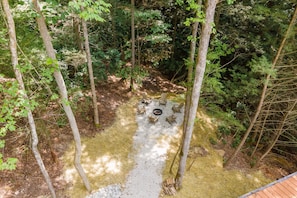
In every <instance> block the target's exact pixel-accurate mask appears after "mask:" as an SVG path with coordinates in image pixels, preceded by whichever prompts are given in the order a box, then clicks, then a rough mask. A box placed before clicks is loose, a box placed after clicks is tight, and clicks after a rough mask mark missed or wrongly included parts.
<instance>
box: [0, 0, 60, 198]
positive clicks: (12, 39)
mask: <svg viewBox="0 0 297 198" xmlns="http://www.w3.org/2000/svg"><path fill="white" fill-rule="evenodd" d="M2 5H3V10H4V12H5V15H6V18H7V25H8V34H9V48H10V52H11V62H12V66H13V69H14V73H15V76H16V79H17V81H18V83H19V86H20V90H22V91H23V92H22V97H23V98H24V100H28V101H29V98H28V95H27V93H26V89H25V85H24V82H23V77H22V73H21V72H20V70H19V69H18V68H17V66H18V64H19V63H18V54H17V39H16V32H15V24H14V20H13V17H12V14H11V12H10V8H9V3H8V0H2ZM26 109H27V111H28V121H29V125H30V130H31V137H32V151H33V154H34V157H35V159H36V161H37V164H38V166H39V168H40V170H41V173H42V174H43V177H44V179H45V181H46V183H47V186H48V188H49V190H50V192H51V195H52V197H54V198H55V197H56V193H55V189H54V187H53V184H52V182H51V179H50V176H49V174H48V172H47V170H46V168H45V166H44V163H43V161H42V158H41V156H40V153H39V150H38V147H37V145H38V136H37V132H36V126H35V122H34V117H33V114H32V111H31V109H30V107H26Z"/></svg>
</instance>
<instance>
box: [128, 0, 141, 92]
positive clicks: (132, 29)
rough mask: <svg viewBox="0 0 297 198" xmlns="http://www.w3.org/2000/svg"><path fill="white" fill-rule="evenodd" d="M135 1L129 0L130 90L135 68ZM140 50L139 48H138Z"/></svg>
mask: <svg viewBox="0 0 297 198" xmlns="http://www.w3.org/2000/svg"><path fill="white" fill-rule="evenodd" d="M134 9H135V2H134V0H131V53H132V56H131V74H130V75H131V78H130V90H131V91H132V90H133V86H134V80H133V70H134V68H135V23H134V12H135V10H134ZM139 50H140V49H139Z"/></svg>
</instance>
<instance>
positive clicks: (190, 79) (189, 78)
mask: <svg viewBox="0 0 297 198" xmlns="http://www.w3.org/2000/svg"><path fill="white" fill-rule="evenodd" d="M197 4H198V5H201V4H202V0H197ZM198 12H200V7H199V9H198V10H197V11H196V17H198ZM198 26H199V22H198V21H196V22H194V24H193V29H192V40H191V45H190V57H189V65H188V76H187V93H186V104H185V114H184V124H183V132H184V133H185V129H186V128H187V124H188V117H189V110H190V105H191V94H192V87H193V66H194V64H195V52H196V43H197V32H198Z"/></svg>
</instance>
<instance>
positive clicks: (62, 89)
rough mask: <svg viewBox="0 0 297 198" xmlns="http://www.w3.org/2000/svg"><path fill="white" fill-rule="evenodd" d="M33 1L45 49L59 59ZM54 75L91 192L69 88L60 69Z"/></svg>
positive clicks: (76, 163) (82, 174)
mask: <svg viewBox="0 0 297 198" xmlns="http://www.w3.org/2000/svg"><path fill="white" fill-rule="evenodd" d="M32 3H33V5H34V8H35V10H36V11H37V13H38V17H36V21H37V24H38V28H39V31H40V35H41V37H42V40H43V43H44V45H45V49H46V52H47V55H48V56H49V57H50V58H51V59H53V60H57V59H56V54H55V50H54V47H53V45H52V41H51V40H52V39H51V37H50V35H49V32H48V29H47V26H46V23H45V19H44V17H43V15H42V13H41V11H40V7H39V5H38V1H37V0H32ZM54 77H55V80H56V82H57V85H58V88H59V93H60V96H61V101H62V106H63V108H64V111H65V113H66V115H67V118H68V120H69V124H70V127H71V130H72V133H73V137H74V141H75V157H74V166H75V168H76V170H77V172H78V173H79V175H80V177H81V178H82V180H83V183H84V185H85V187H86V189H87V190H88V191H89V192H90V191H91V187H90V183H89V180H88V178H87V176H86V174H85V172H84V169H83V168H82V166H81V163H80V158H81V140H80V134H79V130H78V127H77V123H76V120H75V117H74V114H73V112H72V109H71V107H70V105H69V100H68V93H67V89H66V85H65V82H64V79H63V76H62V74H61V72H60V70H59V69H58V70H56V71H55V72H54Z"/></svg>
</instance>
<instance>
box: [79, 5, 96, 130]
mask: <svg viewBox="0 0 297 198" xmlns="http://www.w3.org/2000/svg"><path fill="white" fill-rule="evenodd" d="M82 10H83V8H82ZM82 27H83V33H84V38H85V51H86V55H87V61H88V71H89V78H90V84H91V92H92V98H93V108H94V123H95V127H99V125H100V123H99V112H98V105H97V96H96V87H95V82H94V75H93V66H92V58H91V51H90V45H89V36H88V28H87V23H86V21H85V20H84V19H82Z"/></svg>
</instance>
